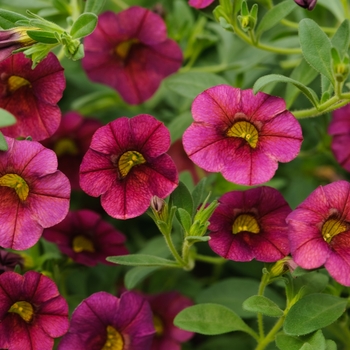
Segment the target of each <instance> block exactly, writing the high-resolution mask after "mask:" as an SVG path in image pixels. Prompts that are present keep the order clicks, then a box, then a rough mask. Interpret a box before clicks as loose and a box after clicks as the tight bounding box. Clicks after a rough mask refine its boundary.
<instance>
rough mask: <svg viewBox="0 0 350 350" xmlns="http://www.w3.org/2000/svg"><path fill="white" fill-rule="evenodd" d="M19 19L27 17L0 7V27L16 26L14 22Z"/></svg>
mask: <svg viewBox="0 0 350 350" xmlns="http://www.w3.org/2000/svg"><path fill="white" fill-rule="evenodd" d="M20 20H28V18H27V17H25V16H23V15H20V14H18V13H16V12H12V11H7V10H2V9H0V27H1V28H3V29H10V28H13V27H16V22H17V21H20Z"/></svg>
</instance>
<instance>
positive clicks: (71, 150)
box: [54, 138, 79, 156]
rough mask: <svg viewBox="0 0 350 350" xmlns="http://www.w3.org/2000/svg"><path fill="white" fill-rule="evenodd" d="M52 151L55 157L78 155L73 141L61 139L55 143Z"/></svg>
mask: <svg viewBox="0 0 350 350" xmlns="http://www.w3.org/2000/svg"><path fill="white" fill-rule="evenodd" d="M54 151H55V153H56V154H57V156H63V155H64V154H71V155H77V154H79V149H78V147H77V146H76V144H75V143H74V141H73V140H71V139H69V138H63V139H60V140H58V141H57V142H56V144H55V146H54Z"/></svg>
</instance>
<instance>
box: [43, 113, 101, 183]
mask: <svg viewBox="0 0 350 350" xmlns="http://www.w3.org/2000/svg"><path fill="white" fill-rule="evenodd" d="M101 126H102V123H101V122H100V121H99V120H98V119H94V118H84V117H82V116H81V115H80V114H78V113H76V112H68V113H66V114H65V115H64V116H63V117H62V121H61V124H60V126H59V128H58V130H57V131H56V133H55V134H54V135H53V136H52V137H50V138H49V139H47V140H45V141H44V142H42V144H43V145H44V146H45V147H47V148H50V149H52V150H54V151H55V153H56V155H57V158H58V169H59V170H61V171H62V172H63V173H64V174H65V175H66V176H67V177H68V179H69V181H70V183H71V186H72V189H75V190H80V186H79V167H80V164H81V161H82V160H83V156H84V154H85V153H86V151H87V150H88V149H89V145H90V142H91V138H92V135H93V134H94V132H95V131H96V130H97V129H98V128H99V127H101Z"/></svg>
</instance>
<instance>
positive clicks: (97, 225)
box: [43, 210, 128, 266]
mask: <svg viewBox="0 0 350 350" xmlns="http://www.w3.org/2000/svg"><path fill="white" fill-rule="evenodd" d="M43 237H44V238H45V239H47V240H48V241H50V242H53V243H56V244H57V245H58V248H59V249H60V250H61V252H62V253H64V254H66V255H68V256H69V257H71V258H72V259H73V260H74V261H76V262H77V263H80V264H84V265H87V266H95V265H96V264H97V263H98V262H101V263H103V264H110V265H114V264H112V263H109V262H108V261H106V258H107V257H108V256H116V255H125V254H128V250H127V249H126V247H125V245H124V242H125V236H124V235H123V234H122V233H121V232H119V231H118V230H116V229H115V228H114V227H113V226H112V225H111V224H109V223H108V222H106V221H103V220H102V217H101V216H100V215H99V214H97V213H95V212H93V211H91V210H78V211H71V212H69V213H68V215H67V216H66V218H65V219H64V220H63V221H61V222H60V223H59V224H57V225H56V226H53V227H51V228H48V229H45V230H44V233H43Z"/></svg>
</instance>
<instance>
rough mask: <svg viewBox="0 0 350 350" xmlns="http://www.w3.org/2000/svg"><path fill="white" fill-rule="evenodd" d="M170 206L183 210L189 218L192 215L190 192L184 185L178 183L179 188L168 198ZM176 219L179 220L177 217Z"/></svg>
mask: <svg viewBox="0 0 350 350" xmlns="http://www.w3.org/2000/svg"><path fill="white" fill-rule="evenodd" d="M170 198H171V202H172V205H174V206H176V207H177V208H182V209H185V210H186V211H187V212H188V213H189V214H190V215H191V216H192V213H193V199H192V196H191V193H190V191H189V190H188V188H187V187H186V186H185V185H184V183H182V182H180V183H179V186H177V188H176V189H175V191H174V192H173V193H172V194H171V196H170ZM176 217H177V218H178V219H179V217H178V215H176Z"/></svg>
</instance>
